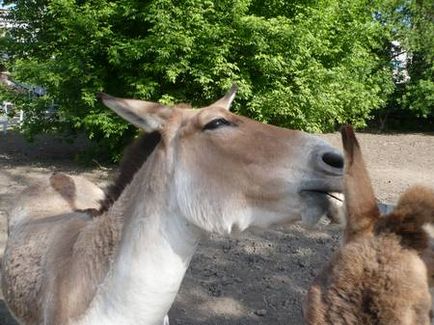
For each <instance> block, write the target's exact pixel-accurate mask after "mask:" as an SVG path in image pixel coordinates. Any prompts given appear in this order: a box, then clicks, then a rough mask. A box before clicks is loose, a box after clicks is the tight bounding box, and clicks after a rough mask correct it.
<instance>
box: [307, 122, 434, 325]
mask: <svg viewBox="0 0 434 325" xmlns="http://www.w3.org/2000/svg"><path fill="white" fill-rule="evenodd" d="M342 139H343V144H344V151H345V158H346V170H345V176H344V184H345V186H344V191H345V197H346V209H347V216H346V217H347V226H346V229H345V236H344V245H343V246H342V248H341V249H340V250H339V252H338V253H337V254H335V256H334V257H333V258H332V260H331V261H330V263H329V265H328V266H327V267H326V268H325V269H324V270H323V271H322V272H321V273H320V275H319V276H318V277H317V278H316V279H315V281H314V283H313V284H312V286H311V287H310V289H309V291H308V294H307V297H306V301H305V306H304V307H305V308H304V318H305V323H306V324H309V325H323V324H333V325H339V324H346V325H352V324H354V325H356V324H364V325H371V324H372V325H373V324H381V325H389V324H390V325H392V324H393V325H395V324H402V325H403V324H406V325H423V324H425V325H428V324H430V308H431V296H430V294H429V286H428V278H427V267H428V268H430V265H429V264H428V263H427V262H426V260H425V259H422V258H421V256H424V255H426V254H427V252H428V251H432V249H431V247H430V245H429V236H428V233H427V232H426V231H425V230H424V228H423V227H424V225H426V224H427V223H430V222H433V221H434V192H433V191H432V190H430V189H427V188H425V187H421V186H415V187H413V188H411V189H409V190H408V191H406V192H405V193H404V194H403V195H402V196H401V198H400V200H399V202H398V205H397V207H396V209H395V210H394V211H393V212H392V213H390V214H388V215H386V216H383V217H380V215H379V212H378V209H377V207H376V204H375V196H374V194H373V190H372V186H371V183H370V180H369V176H368V173H367V170H366V167H365V165H364V163H363V159H362V155H361V151H360V147H359V145H358V143H357V140H356V138H355V135H354V132H353V131H352V128H351V127H345V128H343V130H342ZM431 257H432V255H431ZM428 271H431V270H428Z"/></svg>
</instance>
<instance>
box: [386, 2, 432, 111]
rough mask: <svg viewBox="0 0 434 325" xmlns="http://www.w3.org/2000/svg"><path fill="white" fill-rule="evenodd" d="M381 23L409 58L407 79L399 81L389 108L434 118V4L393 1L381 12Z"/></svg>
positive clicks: (405, 62)
mask: <svg viewBox="0 0 434 325" xmlns="http://www.w3.org/2000/svg"><path fill="white" fill-rule="evenodd" d="M381 20H382V21H383V24H384V25H385V27H386V28H388V29H389V33H390V35H391V36H390V37H391V39H392V40H394V41H395V42H396V43H397V44H399V51H398V54H399V53H404V54H405V55H404V56H403V57H402V58H401V61H403V62H401V63H402V64H403V65H404V66H405V72H406V77H407V78H406V79H405V80H398V82H397V87H396V91H395V92H394V93H393V94H391V96H390V99H389V104H388V106H389V107H388V109H392V110H393V109H395V111H398V112H397V114H401V115H402V114H405V113H406V110H407V111H410V112H412V113H414V114H415V115H416V116H419V117H431V118H432V117H434V2H432V1H427V0H389V1H385V2H384V4H383V6H382V9H381Z"/></svg>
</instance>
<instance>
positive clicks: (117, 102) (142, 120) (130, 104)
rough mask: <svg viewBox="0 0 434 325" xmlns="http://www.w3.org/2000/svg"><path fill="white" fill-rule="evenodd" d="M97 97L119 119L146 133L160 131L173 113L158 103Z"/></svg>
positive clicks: (103, 96)
mask: <svg viewBox="0 0 434 325" xmlns="http://www.w3.org/2000/svg"><path fill="white" fill-rule="evenodd" d="M98 97H99V98H100V99H101V100H102V102H103V104H104V105H105V106H107V107H108V108H110V109H111V110H112V111H114V112H115V113H116V114H118V115H119V116H120V117H122V118H123V119H125V120H126V121H128V122H130V123H131V124H133V125H135V126H137V127H138V128H141V129H143V130H145V131H146V132H153V131H158V130H161V129H162V128H163V127H164V125H165V123H166V120H167V119H168V118H169V117H170V116H171V115H172V113H173V111H172V110H171V109H170V108H168V107H166V106H164V105H161V104H159V103H154V102H147V101H143V100H137V99H125V98H117V97H113V96H110V95H107V94H104V93H100V94H99V95H98Z"/></svg>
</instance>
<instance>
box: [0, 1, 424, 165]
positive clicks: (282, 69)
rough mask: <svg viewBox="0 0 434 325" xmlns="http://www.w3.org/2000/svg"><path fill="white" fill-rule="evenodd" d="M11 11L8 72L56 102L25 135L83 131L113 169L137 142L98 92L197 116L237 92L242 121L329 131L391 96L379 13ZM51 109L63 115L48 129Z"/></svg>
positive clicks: (178, 6)
mask: <svg viewBox="0 0 434 325" xmlns="http://www.w3.org/2000/svg"><path fill="white" fill-rule="evenodd" d="M12 2H13V3H15V7H14V9H13V11H12V15H13V16H14V19H15V20H16V21H17V22H20V25H19V26H18V28H14V29H13V30H11V31H10V38H9V41H8V42H7V50H8V52H9V53H10V54H11V55H12V60H11V61H10V62H9V67H10V69H11V71H12V72H13V76H14V78H15V79H16V80H20V81H25V82H27V83H32V84H36V85H42V86H44V87H46V88H47V89H48V93H49V97H47V98H46V99H38V100H36V102H37V104H35V103H34V102H33V101H30V102H25V101H23V102H22V105H23V107H24V108H25V110H26V111H29V112H34V113H33V117H32V119H31V123H27V124H26V125H25V129H26V130H27V131H28V132H29V133H36V132H40V131H44V132H45V131H48V129H50V125H51V129H52V130H55V132H66V133H71V132H82V131H85V132H86V133H87V134H88V135H89V137H90V138H92V139H93V140H95V141H96V142H97V143H99V144H100V148H103V150H106V151H107V152H110V153H113V154H112V156H113V157H115V159H116V158H117V157H118V155H117V153H118V151H119V149H120V147H121V146H122V145H123V144H124V143H125V141H127V139H128V138H130V137H132V136H133V135H134V133H135V130H134V129H133V128H131V127H130V126H127V125H126V124H125V123H124V122H123V121H121V120H120V119H118V118H117V117H116V116H114V114H112V113H111V112H109V111H108V110H107V109H105V108H103V107H102V106H101V104H99V103H98V102H97V101H96V99H95V94H96V93H97V92H98V91H101V90H104V91H106V92H108V93H110V94H113V95H117V96H126V97H136V98H143V99H147V100H154V101H161V102H163V103H166V104H171V103H176V102H191V103H193V104H194V105H197V106H200V105H203V104H208V103H210V101H212V100H214V99H216V98H217V97H218V96H221V95H222V94H223V93H224V91H225V90H227V89H228V88H229V87H230V85H231V83H232V82H233V81H236V82H237V83H238V85H239V88H240V91H239V96H238V97H237V99H236V103H235V109H236V110H237V111H239V112H240V113H242V114H246V115H249V116H251V117H253V118H255V119H258V120H261V121H264V122H267V123H273V124H276V125H280V126H285V127H295V128H301V129H305V130H309V131H325V130H331V129H333V128H334V127H335V126H336V125H339V124H342V123H344V122H351V123H353V124H355V125H356V126H363V125H364V124H365V122H366V120H367V119H369V118H370V116H371V114H372V110H374V109H378V108H381V107H383V106H384V105H385V104H386V103H387V101H388V96H389V95H390V94H391V93H392V92H393V91H394V87H395V86H394V84H393V80H392V72H391V66H390V58H389V56H388V55H389V47H390V45H389V44H390V43H389V42H390V38H391V35H392V30H391V29H390V28H388V26H386V25H385V24H384V23H383V22H382V21H381V20H379V19H374V13H376V12H378V10H379V8H380V7H381V6H383V4H382V2H381V1H379V3H377V2H375V1H368V0H321V1H312V0H306V1H301V2H300V1H287V0H273V1H268V2H266V3H264V2H263V1H258V0H232V1H229V0H220V1H211V0H208V1H203V0H182V1H171V0H152V1H139V0H117V1H108V0H76V1H72V0H51V1H49V0H17V1H12ZM385 48H386V49H385ZM424 87H425V88H424V91H426V92H428V91H429V89H431V88H430V86H429V85H425V86H424ZM418 89H419V88H418ZM418 91H420V89H419V90H418ZM415 94H416V95H415V96H419V95H418V94H419V93H417V92H416V93H415ZM403 100H404V99H403ZM43 101H46V102H51V101H54V102H56V103H57V104H59V107H60V108H59V112H58V118H57V119H56V120H55V121H50V123H48V124H49V125H47V121H46V120H45V118H44V114H42V113H41V112H42V111H43ZM411 101H412V103H413V105H415V104H414V103H416V102H417V101H415V100H413V99H411Z"/></svg>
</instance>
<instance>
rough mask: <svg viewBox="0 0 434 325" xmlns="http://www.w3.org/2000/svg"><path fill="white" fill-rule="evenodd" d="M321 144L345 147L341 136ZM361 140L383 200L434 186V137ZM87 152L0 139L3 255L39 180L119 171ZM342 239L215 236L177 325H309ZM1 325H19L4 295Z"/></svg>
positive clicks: (183, 294)
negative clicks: (305, 312)
mask: <svg viewBox="0 0 434 325" xmlns="http://www.w3.org/2000/svg"><path fill="white" fill-rule="evenodd" d="M321 137H323V138H324V139H326V140H328V141H329V142H331V143H332V144H334V145H335V146H337V147H340V137H339V135H338V134H327V135H322V136H321ZM359 140H360V142H361V145H362V149H363V152H364V154H365V159H366V161H367V164H368V167H369V170H370V172H371V177H372V179H373V182H374V187H375V189H376V192H377V196H378V198H379V199H380V200H381V201H386V202H394V201H395V200H396V199H397V197H398V195H399V194H400V193H401V192H402V191H403V190H405V189H406V188H407V187H408V186H409V185H411V184H415V183H423V184H426V185H428V186H432V187H434V134H394V135H390V134H389V135H374V134H359ZM80 150H82V144H80V143H79V144H76V145H68V144H64V143H60V142H58V141H56V140H54V139H50V138H43V139H41V140H40V141H38V142H36V143H32V144H28V143H25V142H24V141H23V139H22V138H21V137H20V136H17V135H16V134H13V133H8V134H7V135H6V136H5V135H0V252H2V251H3V247H4V243H5V241H6V210H7V207H8V205H9V204H10V203H11V202H12V201H13V200H14V198H15V197H16V195H17V194H18V193H19V192H20V191H21V190H22V189H23V188H24V187H25V186H27V185H28V184H30V183H32V182H33V181H34V180H36V179H38V178H40V177H43V176H45V175H47V174H49V173H51V172H53V171H63V172H67V173H71V174H82V175H84V176H86V177H88V178H89V179H90V180H92V181H94V182H96V183H97V184H99V185H100V186H105V185H106V184H107V182H109V181H110V178H111V177H112V175H113V173H114V171H115V168H113V167H109V168H101V167H100V166H95V168H82V167H78V166H77V164H75V163H74V159H73V158H74V155H75V153H76V152H77V151H80ZM340 234H341V230H340V229H339V227H333V228H331V227H330V226H319V227H317V228H316V229H310V230H307V229H304V228H301V227H300V226H298V225H288V226H284V227H276V228H273V229H270V230H266V231H264V230H252V231H248V232H245V233H243V234H242V235H239V236H238V237H236V238H222V237H218V236H211V238H210V239H209V240H207V241H204V242H203V243H202V244H201V245H200V247H199V249H198V251H197V253H196V255H195V257H194V259H193V261H192V263H191V267H190V269H189V270H188V272H187V274H186V276H185V280H184V282H183V285H182V287H181V290H180V292H179V294H178V297H177V299H176V301H175V303H174V305H173V307H172V309H171V311H170V314H169V315H170V319H171V324H189V325H190V324H192V325H194V324H204V325H211V324H219V325H224V324H296V325H297V324H302V317H301V303H302V300H303V296H304V294H305V292H306V289H307V288H308V286H309V283H310V282H311V280H312V279H313V277H314V276H315V275H316V274H317V273H318V272H319V271H320V269H321V267H322V265H324V263H326V261H327V260H328V258H329V257H330V255H331V254H332V253H333V251H335V250H336V248H337V246H338V245H339V239H340ZM0 255H1V254H0ZM0 324H1V325H13V324H16V323H15V322H14V321H13V319H12V318H11V316H10V315H9V313H8V311H7V309H6V306H5V305H4V303H3V301H2V300H1V296H0Z"/></svg>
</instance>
